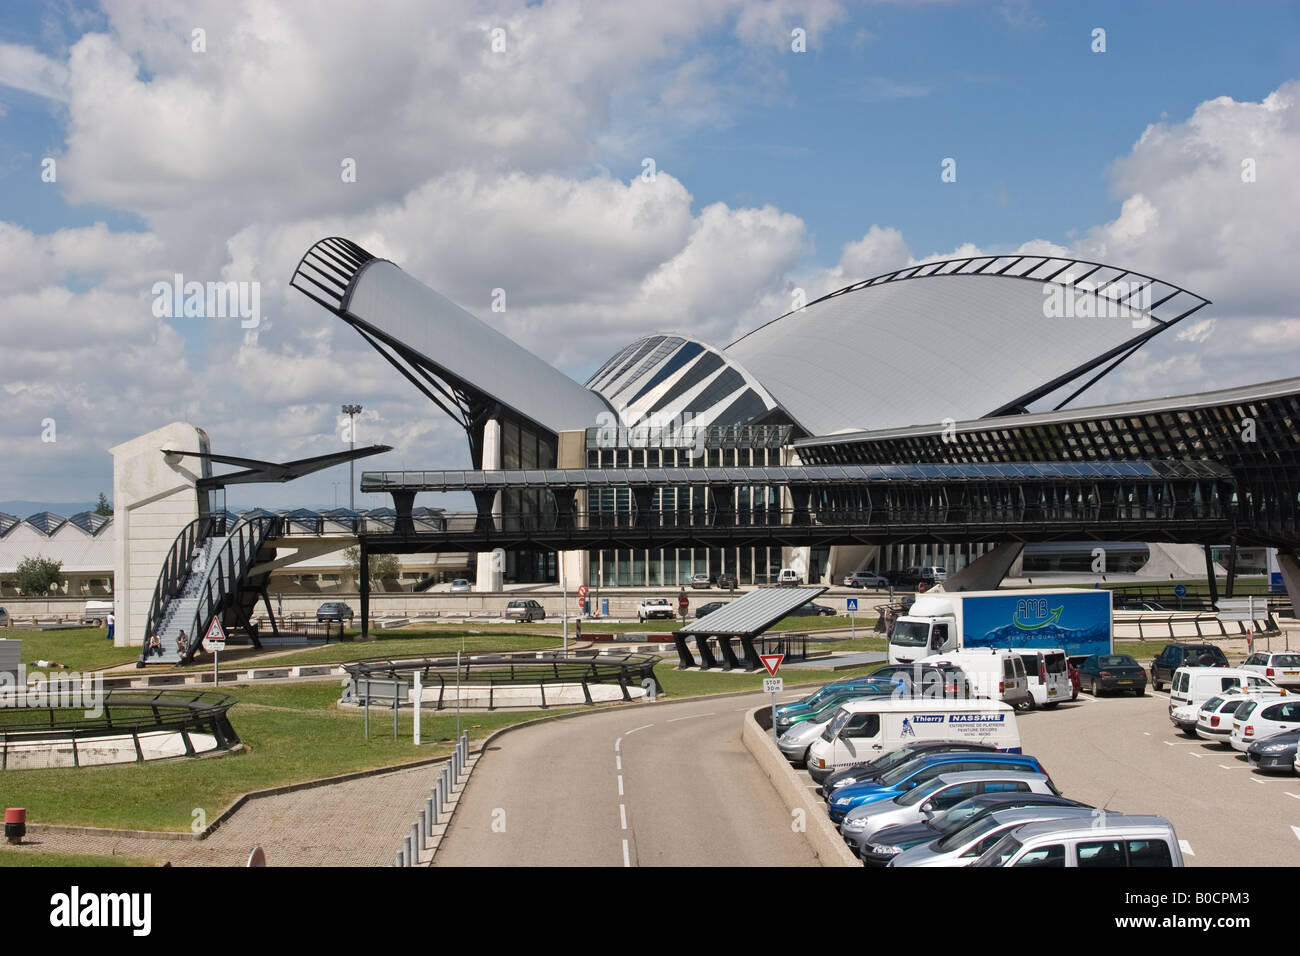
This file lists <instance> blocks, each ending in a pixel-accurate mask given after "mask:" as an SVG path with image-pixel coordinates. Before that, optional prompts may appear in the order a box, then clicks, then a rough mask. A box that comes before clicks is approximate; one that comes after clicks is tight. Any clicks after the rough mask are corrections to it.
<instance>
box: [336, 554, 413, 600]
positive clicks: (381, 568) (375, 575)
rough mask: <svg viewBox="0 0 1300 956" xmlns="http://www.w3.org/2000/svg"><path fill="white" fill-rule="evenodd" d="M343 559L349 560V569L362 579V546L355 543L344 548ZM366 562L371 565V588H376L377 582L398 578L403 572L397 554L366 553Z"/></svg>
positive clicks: (358, 578) (353, 574)
mask: <svg viewBox="0 0 1300 956" xmlns="http://www.w3.org/2000/svg"><path fill="white" fill-rule="evenodd" d="M343 560H345V561H346V562H347V565H348V570H349V571H351V572H352V576H353V577H354V578H356V579H357V581H358V582H360V580H361V546H360V545H356V544H354V545H353V546H352V547H350V548H344V549H343ZM366 564H367V565H369V566H370V590H372V591H373V590H374V589H375V582H376V581H381V580H389V579H392V578H396V577H397V575H398V574H399V573H400V572H401V570H402V569H401V565H400V564H398V562H397V555H395V554H368V555H366Z"/></svg>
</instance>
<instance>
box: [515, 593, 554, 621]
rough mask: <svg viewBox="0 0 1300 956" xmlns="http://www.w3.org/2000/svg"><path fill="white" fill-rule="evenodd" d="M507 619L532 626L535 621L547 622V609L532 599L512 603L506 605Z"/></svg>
mask: <svg viewBox="0 0 1300 956" xmlns="http://www.w3.org/2000/svg"><path fill="white" fill-rule="evenodd" d="M506 619H507V620H509V621H523V622H524V623H525V624H531V623H532V622H533V621H544V620H546V609H545V608H544V607H542V606H541V605H540V604H538V603H537V601H535V600H534V599H532V598H528V599H527V600H521V601H511V602H510V603H509V604H507V605H506Z"/></svg>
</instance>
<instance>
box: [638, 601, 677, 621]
mask: <svg viewBox="0 0 1300 956" xmlns="http://www.w3.org/2000/svg"><path fill="white" fill-rule="evenodd" d="M676 613H677V609H676V608H675V607H674V606H673V603H672V602H671V601H669V600H668V599H667V598H646V599H645V600H644V601H642V602H641V603H640V604H638V605H637V606H636V619H637V620H638V621H653V620H655V619H656V618H658V619H661V620H669V621H671V620H672V619H673V616H674V615H675V614H676Z"/></svg>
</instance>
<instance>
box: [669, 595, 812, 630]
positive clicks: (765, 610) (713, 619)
mask: <svg viewBox="0 0 1300 956" xmlns="http://www.w3.org/2000/svg"><path fill="white" fill-rule="evenodd" d="M824 593H826V588H824V587H816V586H813V587H801V588H780V587H777V588H758V589H757V590H754V591H750V592H749V593H748V594H746V595H744V596H743V597H738V598H736V600H734V601H731V602H729V603H728V604H726V605H725V606H724V607H720V608H718V610H716V611H714V612H713V613H712V614H707V615H705V616H704V617H702V618H700V619H699V620H697V621H694V622H692V623H690V624H687V625H686V626H685V627H684V628H682V629H681V631H680V632H679V633H681V634H691V635H695V634H698V635H701V636H708V635H718V636H721V637H756V636H757V635H759V634H762V633H763V632H764V631H766V630H767V629H768V628H769V627H771V626H772V625H773V624H775V623H776V622H777V621H779V620H781V618H783V617H785V616H786V615H787V614H789V613H790V612H791V611H794V610H797V609H799V608H801V607H803V606H804V605H805V604H807V603H808V602H809V601H811V600H813V599H814V598H818V597H821V596H822V595H823V594H824Z"/></svg>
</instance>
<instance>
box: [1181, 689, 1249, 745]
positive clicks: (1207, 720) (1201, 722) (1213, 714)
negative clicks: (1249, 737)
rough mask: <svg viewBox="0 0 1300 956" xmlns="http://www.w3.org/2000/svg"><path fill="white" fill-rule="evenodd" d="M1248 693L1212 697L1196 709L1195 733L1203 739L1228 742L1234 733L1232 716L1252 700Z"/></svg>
mask: <svg viewBox="0 0 1300 956" xmlns="http://www.w3.org/2000/svg"><path fill="white" fill-rule="evenodd" d="M1250 699H1251V698H1250V695H1248V694H1235V693H1231V692H1230V693H1227V694H1221V695H1219V696H1218V697H1211V698H1210V699H1209V700H1207V701H1206V702H1205V703H1203V704H1202V705H1201V706H1200V707H1199V708H1198V709H1197V711H1196V727H1195V729H1194V731H1193V732H1194V733H1195V735H1196V736H1197V737H1200V738H1201V739H1202V740H1209V741H1212V742H1213V741H1218V742H1219V743H1222V744H1226V743H1228V742H1229V740H1228V738H1229V737H1230V736H1231V735H1232V717H1233V715H1234V714H1235V713H1236V712H1237V708H1238V707H1240V706H1241V705H1242V704H1244V703H1246V701H1248V700H1250Z"/></svg>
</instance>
